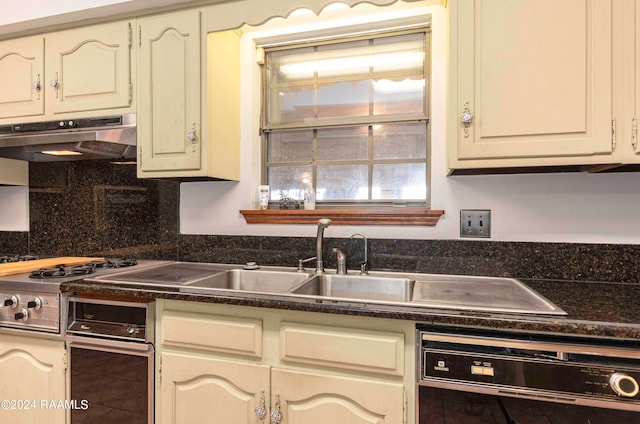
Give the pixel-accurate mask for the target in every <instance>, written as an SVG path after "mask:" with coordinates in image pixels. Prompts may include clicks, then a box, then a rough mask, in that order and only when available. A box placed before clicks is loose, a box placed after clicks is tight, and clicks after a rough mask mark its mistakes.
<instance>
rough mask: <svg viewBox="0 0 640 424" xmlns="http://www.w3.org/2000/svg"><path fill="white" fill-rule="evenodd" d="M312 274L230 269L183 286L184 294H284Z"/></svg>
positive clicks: (181, 289)
mask: <svg viewBox="0 0 640 424" xmlns="http://www.w3.org/2000/svg"><path fill="white" fill-rule="evenodd" d="M310 277H311V274H309V273H304V272H292V271H289V272H288V271H271V270H246V269H230V270H228V271H227V272H224V273H221V274H216V275H213V276H211V277H208V278H204V279H200V280H197V281H193V282H187V283H185V284H183V285H182V287H181V288H180V291H182V292H196V291H197V292H198V293H201V292H202V290H207V289H224V290H241V291H252V292H261V293H284V292H287V291H289V290H291V289H292V288H293V287H295V286H296V285H298V284H300V283H301V282H303V281H305V280H307V279H309V278H310Z"/></svg>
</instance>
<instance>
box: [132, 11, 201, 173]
mask: <svg viewBox="0 0 640 424" xmlns="http://www.w3.org/2000/svg"><path fill="white" fill-rule="evenodd" d="M138 24H139V32H138V33H139V36H140V40H139V42H138V96H139V98H140V102H139V105H138V176H139V177H147V176H148V177H163V176H172V175H176V174H180V173H181V172H183V173H185V172H186V173H187V174H188V173H190V172H194V171H199V170H200V169H201V168H202V146H201V144H202V127H201V125H200V99H201V97H200V96H201V94H200V90H201V83H200V75H201V63H200V58H201V51H200V45H201V43H200V12H199V11H198V10H193V11H186V12H179V13H170V14H166V15H158V16H152V17H149V18H145V19H140V20H139V21H138ZM167 172H168V174H167Z"/></svg>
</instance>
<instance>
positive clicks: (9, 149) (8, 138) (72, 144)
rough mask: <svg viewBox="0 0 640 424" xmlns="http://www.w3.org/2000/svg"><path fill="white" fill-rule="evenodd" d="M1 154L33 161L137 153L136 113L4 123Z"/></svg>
mask: <svg viewBox="0 0 640 424" xmlns="http://www.w3.org/2000/svg"><path fill="white" fill-rule="evenodd" d="M0 157H6V158H12V159H20V160H26V161H29V162H57V161H72V160H89V159H111V160H131V159H134V158H135V157H136V115H135V114H126V115H114V116H103V117H98V118H79V119H61V120H57V121H44V122H42V121H41V122H29V123H23V124H13V125H0Z"/></svg>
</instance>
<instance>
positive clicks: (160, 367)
mask: <svg viewBox="0 0 640 424" xmlns="http://www.w3.org/2000/svg"><path fill="white" fill-rule="evenodd" d="M158 364H159V365H158V384H160V383H162V356H160V361H158Z"/></svg>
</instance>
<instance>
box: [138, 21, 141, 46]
mask: <svg viewBox="0 0 640 424" xmlns="http://www.w3.org/2000/svg"><path fill="white" fill-rule="evenodd" d="M141 46H142V26H141V25H138V47H141Z"/></svg>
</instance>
